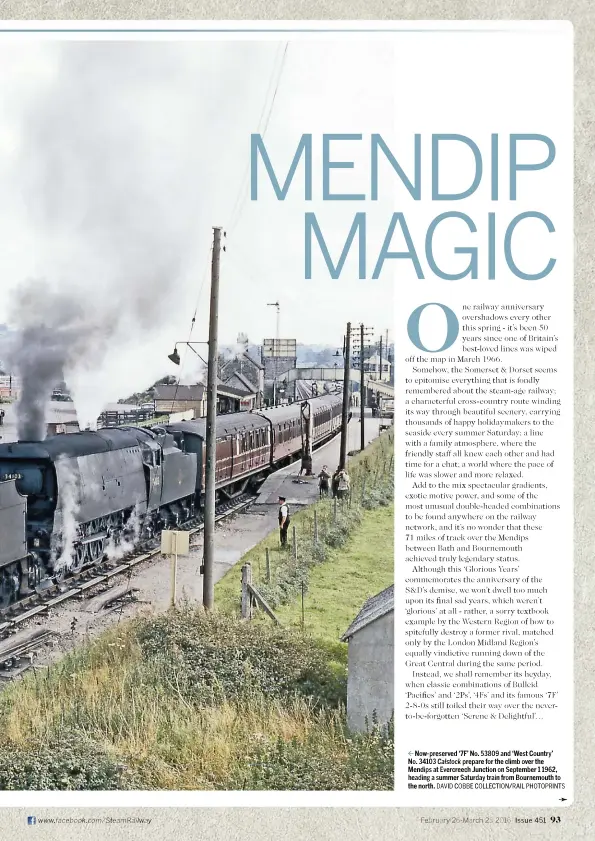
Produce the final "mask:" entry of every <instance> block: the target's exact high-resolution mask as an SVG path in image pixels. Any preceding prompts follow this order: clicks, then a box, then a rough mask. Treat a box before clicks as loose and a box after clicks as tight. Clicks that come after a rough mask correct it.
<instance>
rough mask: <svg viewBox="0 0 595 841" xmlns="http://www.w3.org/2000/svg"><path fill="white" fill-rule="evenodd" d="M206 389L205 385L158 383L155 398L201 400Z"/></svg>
mask: <svg viewBox="0 0 595 841" xmlns="http://www.w3.org/2000/svg"><path fill="white" fill-rule="evenodd" d="M204 391H205V387H204V385H202V383H198V384H197V385H158V386H157V387H156V388H155V400H176V401H178V400H180V401H184V400H188V401H192V402H196V401H200V400H202V398H203V395H204Z"/></svg>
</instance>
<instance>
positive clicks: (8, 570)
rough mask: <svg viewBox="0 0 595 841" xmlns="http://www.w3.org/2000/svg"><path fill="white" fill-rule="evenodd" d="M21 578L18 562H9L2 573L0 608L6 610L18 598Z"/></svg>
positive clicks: (0, 578)
mask: <svg viewBox="0 0 595 841" xmlns="http://www.w3.org/2000/svg"><path fill="white" fill-rule="evenodd" d="M18 588H19V578H18V572H17V568H16V564H9V565H8V566H7V567H4V569H3V570H2V571H1V573H0V609H2V610H5V609H6V608H7V607H8V606H9V605H10V604H12V602H13V601H14V600H15V599H16V595H17V592H18Z"/></svg>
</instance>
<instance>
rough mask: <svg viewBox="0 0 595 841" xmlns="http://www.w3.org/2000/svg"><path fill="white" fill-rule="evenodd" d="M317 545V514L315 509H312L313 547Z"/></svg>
mask: <svg viewBox="0 0 595 841" xmlns="http://www.w3.org/2000/svg"><path fill="white" fill-rule="evenodd" d="M317 543H318V514H317V511H316V508H315V509H314V545H315V546H316V544H317Z"/></svg>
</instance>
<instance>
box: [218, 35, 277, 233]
mask: <svg viewBox="0 0 595 841" xmlns="http://www.w3.org/2000/svg"><path fill="white" fill-rule="evenodd" d="M288 48H289V41H285V42H283V45H282V49H283V52H282V53H281V61H280V62H279V67H278V69H277V70H276V71H275V68H276V65H277V60H275V64H274V65H273V71H272V73H271V79H270V82H269V87H268V90H267V95H266V97H265V101H264V104H263V109H262V112H261V115H260V119H259V121H258V126H257V133H258V134H260V135H261V136H262V138H263V139H264V137H265V136H266V133H267V129H268V127H269V123H270V121H271V115H272V113H273V107H274V105H275V101H276V99H277V93H278V91H279V85H280V83H281V77H282V75H283V70H284V68H285V61H286V58H287V50H288ZM273 83H274V88H273ZM271 89H272V90H273V95H272V97H271V99H270V102H269V93H270V91H271ZM267 104H268V108H267ZM249 176H250V162H248V164H247V165H246V169H245V171H244V176H243V178H242V181H241V184H240V189H239V191H238V195H237V197H236V201H235V204H234V206H233V209H232V212H231V215H230V219H229V223H228V225H227V231H228V233H231V232H232V231H233V230H234V229H235V227H236V225H237V224H238V221H239V219H240V216H241V213H242V210H243V209H244V204H245V203H246V198H247V196H248V190H247V189H246V188H247V185H248V182H249Z"/></svg>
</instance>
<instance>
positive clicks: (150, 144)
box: [8, 42, 277, 440]
mask: <svg viewBox="0 0 595 841" xmlns="http://www.w3.org/2000/svg"><path fill="white" fill-rule="evenodd" d="M38 48H39V47H38ZM47 49H48V50H49V51H50V53H49V55H50V57H51V59H52V60H51V61H50V60H49V59H48V67H49V68H51V72H49V74H48V71H47V70H46V77H44V84H43V85H41V86H40V87H39V88H38V89H36V90H34V91H32V92H31V91H29V95H28V96H24V97H23V100H22V102H20V103H19V105H18V108H19V109H20V111H19V113H18V115H17V119H16V124H17V127H18V131H17V135H18V142H16V152H15V155H16V160H15V161H14V166H13V167H12V172H13V177H16V179H17V180H18V191H19V195H20V197H21V203H20V205H19V210H20V212H21V213H22V214H23V217H24V219H23V221H24V224H25V227H26V229H27V231H28V237H29V240H30V241H31V244H32V247H33V246H34V253H35V260H34V264H35V267H36V269H35V278H34V279H32V280H31V279H30V280H25V279H24V278H22V279H21V282H20V285H19V287H18V289H17V291H16V293H15V294H14V295H13V299H12V302H11V311H10V324H11V326H12V327H15V328H16V329H17V335H16V340H15V341H14V342H13V344H12V348H11V350H10V354H9V360H8V361H9V363H10V365H11V369H12V370H13V371H16V372H17V373H19V374H20V376H21V377H22V380H23V384H24V386H23V392H22V395H21V399H20V402H19V404H18V407H17V414H18V427H19V429H18V431H19V438H21V439H36V440H38V439H42V438H44V437H45V406H46V402H47V400H48V398H49V395H50V393H51V390H52V387H53V386H55V385H56V384H57V382H59V381H60V380H61V379H63V378H64V379H66V381H67V382H68V384H69V386H70V387H71V389H72V392H73V397H74V400H75V405H76V409H77V413H78V417H79V424H80V426H81V428H84V427H85V426H87V425H91V426H94V424H95V421H96V418H97V417H98V415H99V414H100V413H101V411H102V409H103V408H104V406H105V405H106V403H108V402H110V401H114V400H116V399H117V398H119V397H122V396H125V394H127V393H130V392H131V391H135V390H137V388H138V386H139V373H140V369H142V371H143V374H142V376H143V380H144V381H146V380H148V379H149V377H152V378H155V379H156V378H157V377H159V376H162V375H163V373H164V371H165V370H168V363H167V359H166V348H168V347H169V344H170V341H171V339H172V337H173V338H174V340H176V339H178V338H181V337H180V336H178V335H174V332H175V331H176V329H178V330H180V329H181V328H180V326H179V325H181V324H184V325H185V327H184V329H187V326H188V322H189V314H191V312H192V306H193V305H194V304H195V302H196V296H197V290H198V285H199V284H198V282H197V278H199V277H200V276H201V274H202V270H203V267H204V264H205V261H206V259H207V257H208V254H209V245H210V239H211V233H212V232H211V228H212V225H213V224H221V223H222V222H224V219H222V218H221V216H222V215H224V214H228V213H229V211H230V210H231V207H232V206H233V204H234V199H235V195H236V194H237V190H238V187H239V185H240V183H241V181H242V178H241V176H242V174H243V171H244V170H245V167H246V164H247V162H248V160H249V157H248V156H249V134H250V131H254V130H256V128H257V125H256V123H257V119H258V115H259V113H260V110H261V107H262V102H263V99H264V95H263V94H264V92H265V91H266V85H267V83H268V80H269V76H270V72H271V68H272V67H273V66H274V60H275V55H276V53H275V51H276V49H277V47H276V45H274V44H271V45H263V44H257V43H252V44H250V43H240V42H235V43H232V42H230V43H227V44H206V43H201V42H196V43H175V44H174V43H172V44H165V43H142V42H137V43H135V42H121V43H115V42H114V43H105V42H104V43H100V42H80V43H62V44H60V45H54V46H53V47H52V46H49V47H47ZM248 67H249V68H250V73H249V74H248V73H246V68H248ZM255 117H256V119H255ZM23 264H27V260H23ZM29 265H31V261H29ZM203 304H204V301H203ZM166 336H167V337H168V338H167V340H165V337H166Z"/></svg>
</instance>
